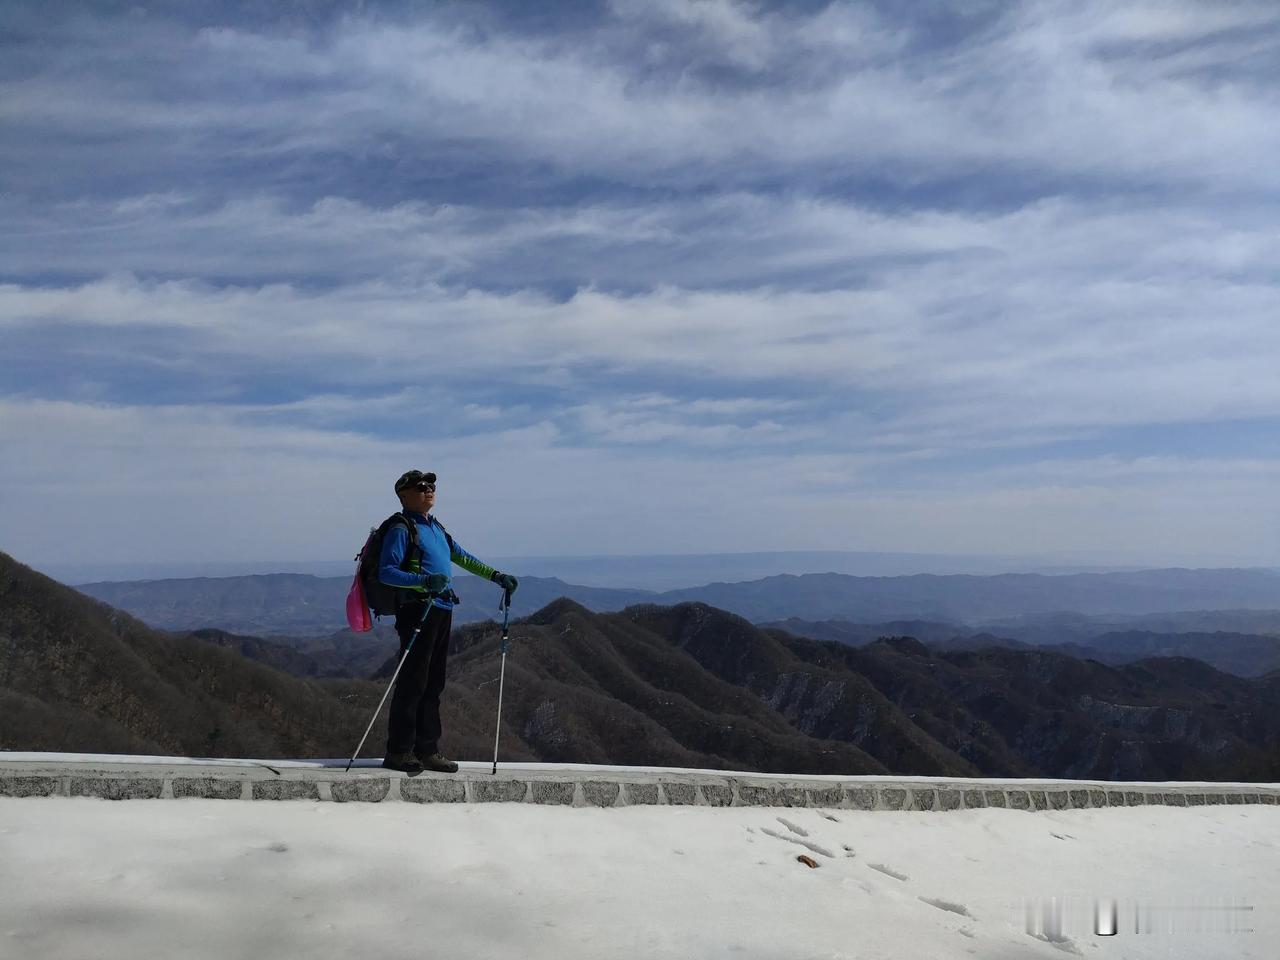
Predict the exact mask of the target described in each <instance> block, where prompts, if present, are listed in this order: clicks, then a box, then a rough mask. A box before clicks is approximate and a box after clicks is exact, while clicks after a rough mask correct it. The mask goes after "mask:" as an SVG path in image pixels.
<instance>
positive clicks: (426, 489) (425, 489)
mask: <svg viewBox="0 0 1280 960" xmlns="http://www.w3.org/2000/svg"><path fill="white" fill-rule="evenodd" d="M413 489H415V490H417V491H418V492H419V493H435V492H436V485H435V484H434V483H427V482H425V481H424V482H422V483H415V484H414V485H413Z"/></svg>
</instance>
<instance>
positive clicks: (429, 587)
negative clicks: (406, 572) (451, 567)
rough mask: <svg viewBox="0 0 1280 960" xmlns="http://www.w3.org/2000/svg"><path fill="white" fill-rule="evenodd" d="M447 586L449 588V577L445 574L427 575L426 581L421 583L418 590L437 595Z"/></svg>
mask: <svg viewBox="0 0 1280 960" xmlns="http://www.w3.org/2000/svg"><path fill="white" fill-rule="evenodd" d="M447 586H449V577H448V575H447V574H443V573H428V574H427V579H426V580H425V581H423V584H422V586H421V587H419V588H418V589H419V590H424V591H426V592H427V593H439V592H440V591H441V590H443V589H444V588H445V587H447Z"/></svg>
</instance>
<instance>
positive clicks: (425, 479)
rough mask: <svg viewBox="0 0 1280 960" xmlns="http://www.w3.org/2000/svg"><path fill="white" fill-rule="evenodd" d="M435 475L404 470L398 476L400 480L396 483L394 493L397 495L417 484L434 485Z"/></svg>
mask: <svg viewBox="0 0 1280 960" xmlns="http://www.w3.org/2000/svg"><path fill="white" fill-rule="evenodd" d="M435 482H436V475H435V474H434V473H424V472H423V471H421V470H406V471H405V472H404V473H402V474H400V479H399V480H397V481H396V493H399V492H400V491H401V490H403V489H404V488H405V487H412V486H416V485H417V484H419V483H435Z"/></svg>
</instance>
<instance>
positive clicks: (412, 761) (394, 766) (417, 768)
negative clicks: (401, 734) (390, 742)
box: [382, 753, 422, 777]
mask: <svg viewBox="0 0 1280 960" xmlns="http://www.w3.org/2000/svg"><path fill="white" fill-rule="evenodd" d="M382 765H383V766H384V767H386V768H387V769H388V770H399V771H400V772H401V773H407V774H408V775H409V776H411V777H416V776H417V775H418V774H420V773H421V772H422V764H421V763H420V762H419V761H418V758H417V757H415V756H414V755H413V754H412V753H388V754H387V755H386V756H385V757H383V758H382Z"/></svg>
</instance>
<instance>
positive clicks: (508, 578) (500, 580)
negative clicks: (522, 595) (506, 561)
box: [489, 570, 520, 597]
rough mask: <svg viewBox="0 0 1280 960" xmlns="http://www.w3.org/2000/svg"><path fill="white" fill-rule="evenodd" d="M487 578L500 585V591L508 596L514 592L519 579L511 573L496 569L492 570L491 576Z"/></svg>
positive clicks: (518, 584)
mask: <svg viewBox="0 0 1280 960" xmlns="http://www.w3.org/2000/svg"><path fill="white" fill-rule="evenodd" d="M489 579H490V580H492V581H493V582H494V583H496V584H497V585H498V586H500V587H501V588H502V592H503V593H505V594H506V595H507V596H508V597H509V596H511V595H512V594H513V593H515V592H516V587H518V586H520V581H519V580H517V579H516V578H515V577H513V576H512V575H511V574H509V573H499V572H498V571H497V570H495V571H493V576H491V577H490V578H489Z"/></svg>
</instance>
